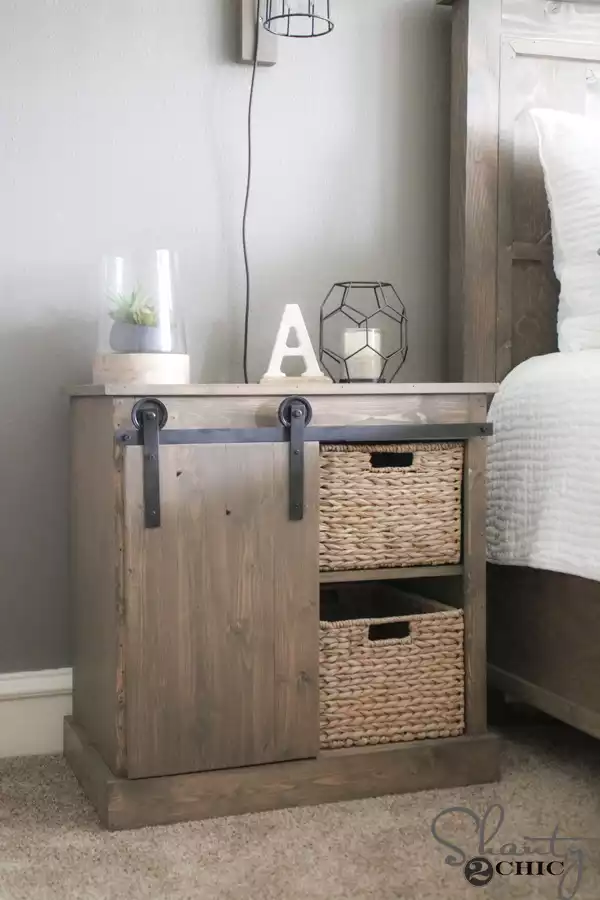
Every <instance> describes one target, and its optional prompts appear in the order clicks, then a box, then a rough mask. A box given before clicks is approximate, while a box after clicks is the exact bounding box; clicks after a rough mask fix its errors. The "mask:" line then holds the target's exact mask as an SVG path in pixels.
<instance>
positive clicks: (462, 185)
mask: <svg viewBox="0 0 600 900" xmlns="http://www.w3.org/2000/svg"><path fill="white" fill-rule="evenodd" d="M468 38H469V2H468V0H457V2H456V4H455V6H454V9H453V12H452V55H451V95H450V232H449V250H450V260H449V279H450V283H449V306H450V309H449V313H450V314H449V316H448V342H449V343H448V365H449V378H450V379H451V380H452V381H462V379H463V373H464V333H463V332H464V324H463V323H464V317H465V297H464V290H463V281H464V273H465V211H466V202H465V200H466V177H467V166H466V157H467V96H468V68H467V63H468V56H467V46H468V45H467V42H468Z"/></svg>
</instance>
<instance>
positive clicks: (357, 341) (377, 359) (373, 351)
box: [344, 328, 383, 381]
mask: <svg viewBox="0 0 600 900" xmlns="http://www.w3.org/2000/svg"><path fill="white" fill-rule="evenodd" d="M367 337H368V342H369V345H368V346H365V345H366V344H367ZM380 352H381V331H380V330H379V328H368V329H366V328H348V329H346V331H344V358H345V360H346V365H347V367H348V377H349V378H350V380H351V381H354V380H359V379H365V380H368V381H377V380H378V379H379V377H380V375H381V368H382V365H383V360H382V358H381V356H378V353H380ZM349 357H350V358H349Z"/></svg>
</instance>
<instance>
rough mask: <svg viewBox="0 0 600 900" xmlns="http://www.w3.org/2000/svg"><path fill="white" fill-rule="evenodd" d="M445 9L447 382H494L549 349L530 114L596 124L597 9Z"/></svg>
mask: <svg viewBox="0 0 600 900" xmlns="http://www.w3.org/2000/svg"><path fill="white" fill-rule="evenodd" d="M453 6H454V9H453V17H454V21H453V63H452V65H453V83H452V93H453V100H452V106H453V115H452V128H453V137H452V160H451V167H452V182H451V199H450V206H451V217H452V228H451V246H450V260H451V266H452V273H453V275H452V283H451V298H452V299H451V321H452V323H453V325H452V329H451V334H450V368H451V377H452V378H454V379H460V378H462V379H464V380H471V379H489V380H494V381H500V380H502V378H503V377H504V376H505V375H506V374H507V373H508V372H509V371H510V370H511V369H513V368H514V367H515V366H516V365H518V364H519V363H520V362H523V361H524V360H526V359H528V358H530V357H531V356H537V355H539V354H543V353H549V352H552V351H554V350H556V346H557V341H556V310H557V302H558V290H559V287H558V284H557V282H556V280H555V278H554V273H553V266H552V246H551V235H550V232H551V223H550V214H549V211H548V203H547V198H546V193H545V189H544V180H543V174H542V170H541V166H540V162H539V156H538V146H537V137H536V134H535V129H534V126H533V122H532V120H531V119H530V117H529V116H528V110H529V109H532V108H534V107H550V108H555V109H563V110H567V111H572V112H578V113H584V114H587V115H590V116H600V6H599V4H598V2H597V0H594V2H591V0H588V2H581V3H580V2H574V0H553V2H546V0H455V2H454V4H453Z"/></svg>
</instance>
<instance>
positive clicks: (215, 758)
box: [125, 401, 319, 778]
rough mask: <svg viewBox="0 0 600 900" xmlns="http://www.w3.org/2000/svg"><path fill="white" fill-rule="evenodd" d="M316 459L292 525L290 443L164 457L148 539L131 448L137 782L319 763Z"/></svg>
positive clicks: (130, 602) (131, 667) (130, 675)
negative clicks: (156, 518) (301, 510)
mask: <svg viewBox="0 0 600 900" xmlns="http://www.w3.org/2000/svg"><path fill="white" fill-rule="evenodd" d="M190 402H192V403H193V401H190ZM305 457H306V458H305V467H306V471H305V482H306V483H305V517H304V519H303V520H302V521H300V522H290V521H289V519H288V465H289V447H288V446H287V445H285V444H278V445H270V444H229V445H195V446H190V445H186V446H165V447H161V450H160V478H161V507H162V523H161V527H160V528H158V529H145V528H144V521H143V510H142V448H141V447H130V448H128V449H127V451H126V464H125V489H126V510H125V514H126V567H127V573H128V576H127V577H128V582H127V627H128V642H127V737H128V773H129V776H130V777H135V778H138V777H142V776H148V775H164V774H169V773H175V772H190V771H198V770H206V769H214V768H225V767H230V766H244V765H252V764H257V763H264V762H268V761H272V760H282V759H294V758H302V757H308V756H314V755H315V754H316V752H317V750H318V745H319V734H318V621H319V611H318V526H317V516H318V471H319V460H318V445H316V444H307V445H306V447H305Z"/></svg>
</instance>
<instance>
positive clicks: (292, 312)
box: [261, 303, 331, 384]
mask: <svg viewBox="0 0 600 900" xmlns="http://www.w3.org/2000/svg"><path fill="white" fill-rule="evenodd" d="M292 331H295V332H296V335H297V337H298V346H297V347H290V346H289V344H288V341H289V339H290V334H291V332H292ZM287 356H300V357H302V359H303V360H304V365H305V366H306V369H305V371H304V372H303V374H302V375H300V376H299V378H298V377H294V378H290V379H289V380H290V381H294V380H302V379H306V380H307V381H315V380H317V381H329V382H330V381H331V378H329V377H328V376H327V375H324V374H323V372H322V371H321V369H320V368H319V363H318V362H317V357H316V356H315V351H314V350H313V346H312V344H311V342H310V336H309V334H308V329H307V327H306V324H305V322H304V319H303V318H302V312H301V310H300V307H299V306H298V304H297V303H290V304H288V305H287V306H286V307H285V309H284V311H283V316H282V317H281V324H280V325H279V331H278V332H277V338H276V340H275V346H274V347H273V353H272V354H271V362H270V363H269V368H268V370H267V371H266V373H265V374H264V375H263V377H262V378H261V384H262V383H264V382H265V381H281V380H282V379H285V378H286V376H285V375H284V373H283V372H282V369H281V364H282V362H283V360H284V359H285V358H286V357H287Z"/></svg>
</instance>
